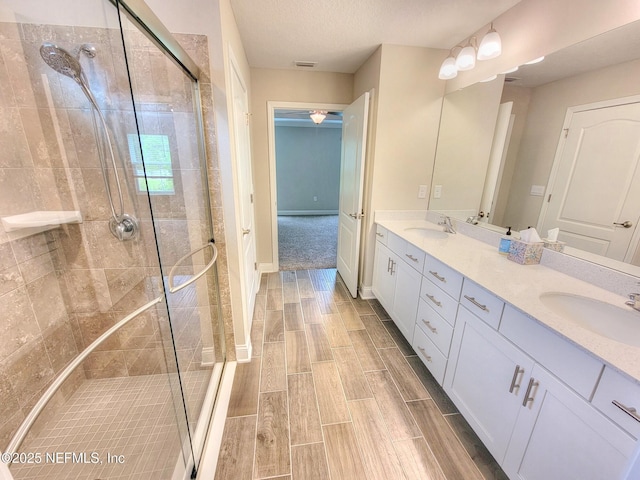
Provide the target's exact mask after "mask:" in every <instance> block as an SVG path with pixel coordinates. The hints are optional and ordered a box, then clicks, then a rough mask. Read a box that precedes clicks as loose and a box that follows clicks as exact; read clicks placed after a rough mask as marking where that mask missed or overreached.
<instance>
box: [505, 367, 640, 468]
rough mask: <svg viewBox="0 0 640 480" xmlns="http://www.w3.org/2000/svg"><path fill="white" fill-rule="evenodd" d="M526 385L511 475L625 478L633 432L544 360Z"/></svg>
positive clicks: (508, 462)
mask: <svg viewBox="0 0 640 480" xmlns="http://www.w3.org/2000/svg"><path fill="white" fill-rule="evenodd" d="M529 385H531V387H529ZM523 386H525V385H523ZM526 387H527V388H526V389H525V390H526V391H525V394H527V393H528V395H527V396H526V397H525V398H523V400H522V405H521V406H522V408H520V411H519V413H518V418H517V421H516V424H515V428H514V430H513V436H512V438H511V441H510V443H509V448H508V450H507V454H506V456H505V459H504V462H503V463H502V468H503V469H504V471H505V473H506V474H507V475H508V476H509V478H510V479H511V480H516V479H519V480H549V479H556V478H557V479H562V480H585V479H589V480H618V479H620V478H622V477H621V476H622V473H623V472H624V470H625V467H626V464H627V460H628V459H629V458H630V457H631V454H632V453H633V450H634V447H635V439H634V438H633V437H631V436H630V435H628V434H627V433H626V432H624V431H623V430H622V429H620V428H619V427H618V426H617V425H615V424H614V423H613V422H611V421H610V420H609V419H607V418H606V417H605V416H604V415H602V414H601V413H600V412H599V411H597V410H596V409H595V408H593V406H592V405H590V404H589V403H588V402H587V401H586V400H585V399H583V398H582V397H580V396H579V395H577V394H576V393H575V392H573V391H572V390H571V389H570V388H569V387H567V386H566V385H565V384H564V383H562V382H561V381H560V380H558V379H557V378H556V377H555V376H553V375H551V374H550V373H549V372H548V371H547V370H545V369H544V368H543V367H541V366H540V365H536V366H535V367H534V369H533V371H532V372H531V375H530V378H529V379H528V380H527V384H526Z"/></svg>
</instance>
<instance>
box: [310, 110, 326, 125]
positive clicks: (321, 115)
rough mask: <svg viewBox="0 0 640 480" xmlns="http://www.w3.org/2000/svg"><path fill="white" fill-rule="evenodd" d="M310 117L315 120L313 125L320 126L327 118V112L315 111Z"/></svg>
mask: <svg viewBox="0 0 640 480" xmlns="http://www.w3.org/2000/svg"><path fill="white" fill-rule="evenodd" d="M309 116H310V117H311V120H313V123H315V124H316V125H319V124H321V123H322V122H323V121H324V119H325V118H327V112H326V111H325V110H314V111H312V112H311V115H309Z"/></svg>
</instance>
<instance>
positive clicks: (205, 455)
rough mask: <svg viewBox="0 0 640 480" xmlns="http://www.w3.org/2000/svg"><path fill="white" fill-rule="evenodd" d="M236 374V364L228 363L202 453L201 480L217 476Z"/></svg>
mask: <svg viewBox="0 0 640 480" xmlns="http://www.w3.org/2000/svg"><path fill="white" fill-rule="evenodd" d="M235 372H236V362H227V363H226V365H225V367H224V372H223V373H222V380H221V381H220V391H219V393H218V398H217V401H216V404H215V409H214V411H213V415H212V417H211V423H210V426H209V431H208V435H207V440H206V443H205V445H204V451H203V452H202V457H201V458H202V460H201V462H200V468H199V469H198V476H197V479H199V480H205V479H206V480H209V479H211V478H214V477H215V475H216V467H217V466H218V456H219V454H220V447H221V445H222V434H223V432H224V425H225V422H226V420H227V412H228V410H229V400H230V398H231V388H232V387H233V378H234V376H235Z"/></svg>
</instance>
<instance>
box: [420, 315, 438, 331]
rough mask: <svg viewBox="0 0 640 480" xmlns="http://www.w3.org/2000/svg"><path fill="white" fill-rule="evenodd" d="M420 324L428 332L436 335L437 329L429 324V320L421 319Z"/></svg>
mask: <svg viewBox="0 0 640 480" xmlns="http://www.w3.org/2000/svg"><path fill="white" fill-rule="evenodd" d="M422 323H424V324H425V325H426V326H427V328H428V329H429V330H431V331H432V332H433V333H438V329H437V328H436V327H434V326H433V325H431V322H429V320H425V319H424V318H423V319H422Z"/></svg>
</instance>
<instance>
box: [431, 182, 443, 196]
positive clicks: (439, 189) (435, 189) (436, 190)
mask: <svg viewBox="0 0 640 480" xmlns="http://www.w3.org/2000/svg"><path fill="white" fill-rule="evenodd" d="M441 196H442V185H435V186H434V187H433V198H440V197H441Z"/></svg>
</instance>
